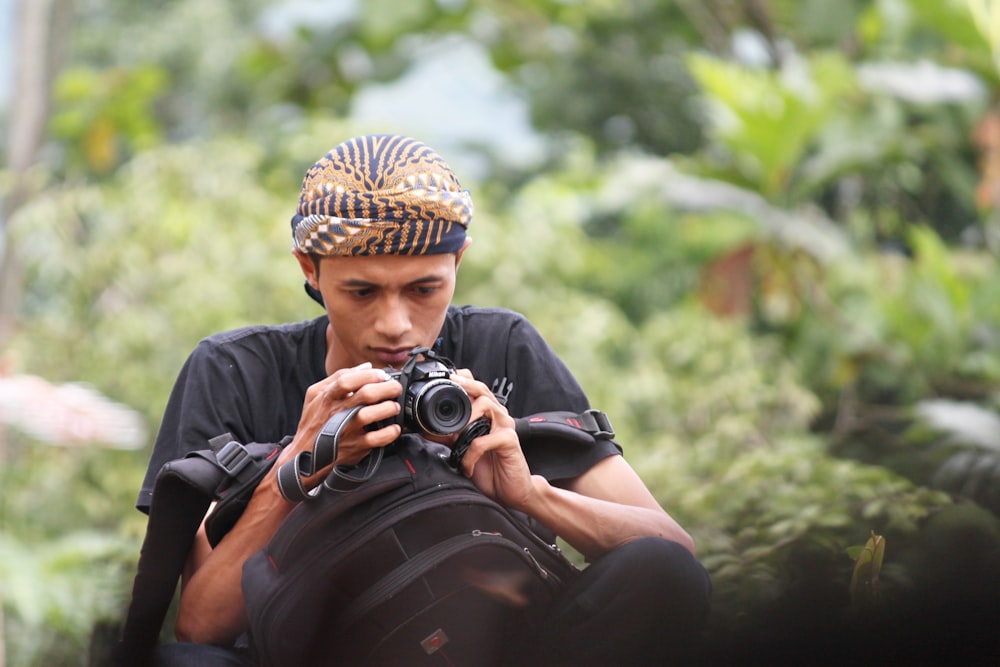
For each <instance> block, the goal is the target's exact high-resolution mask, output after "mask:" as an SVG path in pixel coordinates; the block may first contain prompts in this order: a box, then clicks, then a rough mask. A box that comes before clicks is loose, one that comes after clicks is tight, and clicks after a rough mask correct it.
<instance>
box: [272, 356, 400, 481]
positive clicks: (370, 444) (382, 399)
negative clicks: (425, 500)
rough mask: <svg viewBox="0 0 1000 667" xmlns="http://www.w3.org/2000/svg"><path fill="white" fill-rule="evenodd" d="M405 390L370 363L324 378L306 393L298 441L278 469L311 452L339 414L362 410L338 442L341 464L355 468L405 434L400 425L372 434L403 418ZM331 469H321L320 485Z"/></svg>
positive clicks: (338, 458) (285, 453) (283, 454)
mask: <svg viewBox="0 0 1000 667" xmlns="http://www.w3.org/2000/svg"><path fill="white" fill-rule="evenodd" d="M402 390H403V388H402V385H400V384H399V382H397V381H395V380H390V379H389V376H388V375H387V374H386V372H385V371H384V370H382V369H379V368H373V367H372V365H371V364H370V363H367V362H366V363H364V364H361V365H360V366H355V367H353V368H342V369H340V370H338V371H336V372H334V373H333V374H332V375H330V376H329V377H326V378H324V379H323V380H320V381H319V382H317V383H316V384H314V385H312V386H311V387H309V389H308V390H307V391H306V397H305V402H304V404H303V406H302V417H301V418H300V419H299V426H298V429H297V430H296V432H295V438H294V439H293V440H292V442H291V443H290V444H289V445H288V446H287V447H285V449H284V451H282V453H281V456H280V457H279V458H278V462H277V465H276V467H280V466H281V464H282V463H284V462H285V461H288V460H291V459H292V458H293V457H294V456H295V455H296V454H298V453H299V452H300V451H311V450H312V447H313V443H314V442H315V441H316V436H317V435H318V434H319V432H320V430H321V429H322V428H323V425H324V424H326V422H327V421H328V420H329V419H330V417H332V416H333V415H335V414H337V413H338V412H341V411H343V410H350V409H351V408H354V407H357V406H364V407H362V408H361V409H360V410H359V411H358V413H357V414H356V415H354V418H353V419H352V420H351V422H350V423H349V424H348V425H347V426H346V427H345V430H344V433H343V435H342V436H341V438H340V440H339V442H338V445H339V446H338V453H337V460H336V462H335V463H337V464H340V465H354V464H356V463H358V462H359V461H361V459H363V458H364V457H365V456H366V455H367V454H368V453H369V452H370V451H371V450H372V449H375V448H378V447H384V446H386V445H388V444H390V443H392V442H393V441H394V440H396V438H398V437H399V435H400V430H401V429H400V427H399V426H398V425H396V424H390V425H388V426H384V427H382V428H380V429H376V430H368V428H367V427H368V426H369V425H370V424H374V423H376V422H380V421H383V420H388V419H392V418H393V417H395V416H396V415H397V414H399V410H400V406H399V402H398V400H397V399H398V397H399V395H400V393H401V392H402ZM328 472H329V469H327V470H322V471H318V472H317V475H315V476H314V479H315V480H316V481H318V480H319V479H322V478H323V476H325V475H326V474H327V473H328Z"/></svg>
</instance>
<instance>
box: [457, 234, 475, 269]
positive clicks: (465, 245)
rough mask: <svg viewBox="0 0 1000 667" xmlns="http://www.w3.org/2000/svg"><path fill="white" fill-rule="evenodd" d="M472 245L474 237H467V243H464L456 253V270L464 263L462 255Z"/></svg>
mask: <svg viewBox="0 0 1000 667" xmlns="http://www.w3.org/2000/svg"><path fill="white" fill-rule="evenodd" d="M470 245H472V237H471V236H466V237H465V242H463V243H462V247H461V248H459V249H458V250H457V251H456V252H455V268H456V269H457V268H458V265H459V264H461V263H462V255H463V254H465V250H466V248H468V247H469V246H470Z"/></svg>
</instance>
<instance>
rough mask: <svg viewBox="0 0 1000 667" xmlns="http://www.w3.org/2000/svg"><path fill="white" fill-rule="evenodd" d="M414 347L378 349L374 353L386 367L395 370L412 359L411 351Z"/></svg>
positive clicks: (374, 349)
mask: <svg viewBox="0 0 1000 667" xmlns="http://www.w3.org/2000/svg"><path fill="white" fill-rule="evenodd" d="M412 349H413V347H412V346H409V347H393V348H387V347H376V348H373V349H372V351H373V352H374V353H375V357H376V358H377V359H378V360H379V361H380V362H381V363H383V364H385V365H386V366H392V367H393V368H399V367H401V366H402V365H403V364H405V363H406V360H407V359H409V358H410V350H412Z"/></svg>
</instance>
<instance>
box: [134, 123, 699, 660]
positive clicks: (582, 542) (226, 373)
mask: <svg viewBox="0 0 1000 667" xmlns="http://www.w3.org/2000/svg"><path fill="white" fill-rule="evenodd" d="M472 212H473V209H472V201H471V198H470V196H469V193H468V192H467V191H465V190H462V189H461V187H460V185H459V182H458V180H457V178H456V177H455V175H454V173H453V172H452V171H451V169H450V168H449V167H448V166H447V164H445V162H444V161H443V160H442V159H441V157H440V156H438V155H437V153H435V152H434V151H433V150H431V149H430V148H429V147H427V146H426V145H424V144H422V143H421V142H419V141H415V140H413V139H410V138H406V137H398V136H387V135H378V136H364V137H357V138H355V139H351V140H349V141H347V142H344V143H343V144H340V145H339V146H337V147H335V148H334V149H332V150H331V151H330V152H329V153H327V155H326V156H324V157H323V158H322V159H321V160H320V161H319V162H317V163H316V164H315V165H314V166H313V167H312V168H310V169H309V171H308V172H307V173H306V176H305V179H304V182H303V187H302V192H301V196H300V200H299V205H298V210H297V213H296V215H295V216H294V217H293V218H292V231H293V238H294V249H293V253H294V255H295V257H296V259H297V260H298V262H299V265H300V267H301V269H302V273H303V275H304V276H305V279H306V283H307V290H308V291H309V292H310V293H311V294H312V295H313V296H314V297H315V298H317V300H319V301H321V302H322V303H323V304H324V306H325V309H326V315H325V316H323V317H320V318H318V319H316V320H313V321H309V322H303V323H298V324H290V325H283V326H276V327H252V328H248V329H242V330H239V331H235V332H228V333H224V334H220V335H216V336H213V337H211V338H209V339H206V340H205V341H202V342H201V343H200V344H199V346H198V347H197V348H196V349H195V351H194V352H193V353H192V355H191V357H190V358H189V359H188V361H187V363H186V364H185V367H184V368H183V370H182V371H181V374H180V376H179V378H178V380H177V383H176V385H175V388H174V391H173V393H172V395H171V398H170V402H169V404H168V406H167V409H166V412H165V414H164V419H163V423H162V426H161V430H160V433H159V436H158V438H157V441H156V445H155V449H154V452H153V457H152V460H151V461H150V466H149V470H148V473H147V477H146V482H145V485H144V487H143V491H142V492H141V494H140V498H139V503H138V504H139V507H140V509H148V506H149V503H150V502H151V491H150V489H152V484H153V480H154V478H155V475H156V472H157V471H158V470H159V468H160V466H161V465H162V464H163V463H165V462H166V461H169V460H171V459H174V458H177V457H179V456H183V455H184V454H185V453H186V452H188V451H192V450H195V449H203V448H204V447H205V443H206V442H207V441H208V439H210V438H212V437H214V436H216V435H219V434H220V433H224V432H230V433H232V434H233V435H234V436H235V437H236V439H238V440H240V441H242V442H251V441H255V442H278V441H279V440H281V439H282V438H283V437H284V436H286V435H293V436H294V437H293V439H292V440H291V442H290V443H289V444H288V445H287V446H286V447H285V448H284V449H283V451H282V452H281V454H280V458H279V459H278V461H277V464H276V465H275V466H274V468H272V470H271V473H270V474H269V475H268V476H267V477H265V478H264V480H263V481H262V482H261V483H260V485H259V486H258V487H257V489H256V491H255V492H254V495H253V497H252V499H251V501H250V503H249V505H248V507H247V508H246V511H245V512H244V514H243V515H242V517H241V518H240V520H239V521H238V522H237V523H236V525H235V527H234V528H233V529H232V531H231V532H230V533H228V534H227V535H226V537H225V538H224V539H223V540H222V541H221V542H220V543H219V544H218V545H217V546H216V547H215V548H214V549H211V548H210V547H209V545H208V541H207V539H205V537H204V535H203V534H200V535H199V538H198V540H197V541H196V545H195V547H194V549H193V550H192V553H191V556H190V559H189V563H188V567H187V570H186V575H185V581H184V586H183V589H182V595H181V600H180V607H179V612H178V617H177V622H176V634H177V637H178V639H179V640H180V641H179V643H177V644H170V645H166V646H163V647H160V649H159V650H158V655H157V660H158V661H159V662H158V663H157V664H162V665H168V664H185V665H195V664H219V665H230V664H231V665H242V664H253V663H252V658H250V657H249V656H247V655H245V654H241V653H240V652H239V651H237V650H234V649H232V648H231V647H232V646H233V645H234V644H235V643H236V642H237V640H238V638H239V637H240V636H241V634H242V633H244V631H245V630H246V627H247V618H246V613H245V610H244V605H243V598H242V591H241V587H240V580H241V573H242V565H243V563H244V561H245V560H246V559H247V558H248V557H249V556H251V555H252V554H254V553H255V552H257V551H259V550H260V549H261V548H263V547H264V546H265V545H266V544H267V542H268V541H269V539H270V538H271V536H272V535H273V534H274V532H275V530H276V529H277V528H278V526H279V525H280V524H281V523H282V520H283V519H284V517H285V516H286V515H287V514H288V512H289V511H290V510H291V509H292V507H293V505H292V504H291V503H289V502H287V501H286V500H284V499H283V498H282V496H281V495H280V493H279V491H278V488H277V484H276V481H275V474H274V473H275V471H276V470H277V468H278V467H280V466H281V465H282V464H283V463H285V462H286V461H289V460H291V459H292V458H293V457H294V456H295V455H296V454H297V453H298V452H300V451H307V450H310V449H311V447H312V444H313V442H314V440H315V439H316V435H317V433H318V432H319V430H320V429H321V428H322V426H323V425H324V424H325V423H326V421H327V420H328V419H329V418H330V417H331V415H333V414H336V413H337V412H340V411H342V410H346V409H350V408H353V407H356V406H364V407H362V408H361V409H360V411H359V412H357V414H356V416H355V417H354V419H353V420H352V421H351V423H350V425H349V427H348V428H347V430H346V431H345V432H344V434H343V435H342V437H341V439H340V443H339V449H338V454H337V461H336V463H338V464H346V465H350V464H355V463H358V462H359V461H361V460H362V459H363V458H364V457H365V455H367V454H368V453H369V452H370V451H371V450H372V449H374V448H378V447H383V446H386V445H388V444H390V443H392V442H393V441H394V440H396V438H397V437H398V436H399V435H400V427H399V426H398V425H395V424H392V425H388V426H383V427H382V428H376V429H374V430H373V429H369V428H366V426H368V425H371V424H374V423H376V422H380V421H383V420H387V419H389V418H391V417H394V416H395V415H396V414H397V413H398V411H399V409H400V408H399V404H398V402H397V400H396V399H397V397H398V396H399V394H400V392H401V385H400V384H399V383H398V382H396V381H395V380H388V376H387V374H386V373H385V371H384V370H383V369H384V368H386V367H389V366H392V367H395V368H399V367H401V366H402V364H403V363H404V362H405V361H406V360H407V355H408V353H409V351H410V350H411V349H412V348H414V347H416V346H426V347H430V348H433V349H434V350H435V351H437V352H438V353H440V354H442V355H443V356H445V357H447V358H449V359H451V360H452V361H453V362H454V363H455V364H456V366H457V367H458V368H459V369H462V370H460V371H459V373H457V374H456V375H454V376H453V379H454V381H455V382H457V383H458V384H460V385H461V386H462V387H463V388H464V389H465V390H466V392H467V393H468V394H469V397H470V399H471V401H472V406H473V419H475V418H477V417H481V416H485V417H488V418H489V419H490V420H491V424H492V425H491V428H490V431H489V433H487V434H485V435H482V436H480V437H479V438H477V439H475V440H474V441H473V442H472V444H471V446H470V448H469V450H468V452H467V453H466V455H465V457H464V459H463V462H462V468H463V472H464V474H466V475H467V476H469V477H470V478H471V479H472V480H473V482H474V483H475V484H476V486H478V487H479V489H480V490H481V491H482V492H484V493H485V494H486V495H488V496H490V497H492V498H494V499H496V500H497V501H499V502H500V503H502V504H504V505H506V506H508V507H510V508H512V509H516V510H520V511H522V512H524V513H526V514H528V515H529V516H531V517H533V518H534V519H535V520H536V521H538V522H539V523H541V524H542V525H544V526H546V527H547V528H549V529H551V530H552V531H553V532H554V533H556V534H557V535H559V536H561V537H562V538H563V539H565V540H566V542H568V543H569V544H570V545H572V546H573V547H575V548H576V549H577V550H579V551H580V552H581V553H582V554H584V555H585V556H586V557H587V558H588V560H589V561H590V562H591V565H590V566H589V567H587V568H586V569H585V571H584V573H583V575H581V576H580V578H579V580H578V581H576V582H574V583H573V584H572V585H571V586H570V588H569V589H568V590H567V591H565V593H564V594H563V596H562V598H561V599H560V600H559V601H557V603H556V604H555V605H553V608H552V609H551V610H548V611H547V614H546V616H547V618H548V619H549V621H548V622H547V626H546V627H545V628H540V629H539V632H538V636H537V637H532V638H525V641H524V643H523V645H522V646H516V647H512V648H511V656H510V662H511V663H512V664H530V663H533V662H534V663H537V664H557V663H558V661H560V660H565V662H566V664H576V665H579V664H595V665H596V664H600V665H612V664H616V665H621V664H659V661H661V660H664V659H667V658H670V657H671V656H673V655H675V654H677V653H678V652H679V651H681V650H682V648H684V647H682V644H684V643H685V640H687V643H688V644H689V643H690V639H691V637H692V636H693V635H694V634H695V633H696V632H695V631H696V630H697V629H698V628H699V625H700V623H701V621H702V620H703V619H704V617H705V614H706V610H707V604H708V592H709V583H708V578H707V575H706V574H705V572H704V569H703V568H702V567H701V566H700V564H699V563H698V562H697V560H695V558H694V545H693V543H692V540H691V538H690V537H689V536H688V534H687V533H686V532H685V531H684V530H683V529H682V528H681V526H679V525H678V523H677V522H676V521H675V520H674V519H673V518H671V517H670V515H669V514H667V513H666V512H665V511H664V510H663V509H662V508H661V507H660V506H659V504H658V503H657V502H656V500H655V499H654V497H653V496H652V494H651V493H650V492H649V491H648V489H647V488H646V487H645V485H644V484H643V483H642V481H641V480H640V479H639V477H638V476H637V475H636V473H635V472H634V471H633V470H632V468H631V467H630V466H629V465H628V464H627V463H626V462H625V459H624V458H623V457H622V456H621V455H620V450H619V449H617V448H616V445H615V444H614V443H612V442H609V443H608V444H606V445H604V446H600V445H597V446H595V447H593V448H585V449H583V448H582V449H581V450H580V451H579V452H574V453H572V454H571V455H569V456H567V455H565V452H564V450H558V451H557V450H555V449H551V448H550V449H546V447H545V446H544V445H532V446H530V447H529V446H527V445H526V446H524V447H522V445H521V443H520V442H519V440H518V436H517V434H516V432H515V430H514V421H513V418H512V416H523V415H528V414H533V413H537V412H544V411H551V410H573V411H583V410H585V409H587V408H588V407H589V405H588V403H587V399H586V396H585V395H584V393H583V391H582V389H581V388H580V387H579V385H578V383H577V382H576V380H575V379H574V378H573V377H572V375H571V374H570V372H569V371H568V370H567V369H566V367H565V366H564V364H563V363H562V362H561V361H560V360H559V359H558V357H556V355H555V354H554V353H553V352H552V350H551V349H550V348H549V347H548V345H547V344H546V343H545V342H544V341H543V340H542V338H541V337H540V336H539V334H538V333H537V332H536V331H535V329H534V328H533V327H532V326H531V325H530V324H529V323H528V322H527V321H526V320H525V319H524V318H522V317H521V316H519V315H517V314H514V313H511V312H509V311H504V310H500V309H488V308H473V307H455V306H452V305H451V299H452V296H453V293H454V289H455V281H456V275H457V270H458V267H459V265H460V263H461V261H462V256H463V254H464V253H465V252H466V250H467V249H468V247H469V245H470V243H471V239H470V238H469V237H468V236H467V234H466V232H467V229H468V227H469V223H470V222H471V219H472ZM540 224H543V223H540ZM487 383H489V384H487ZM323 472H325V471H323ZM321 479H322V472H321V473H320V474H318V475H316V476H315V477H314V483H317V482H318V481H319V480H321ZM213 661H214V662H213Z"/></svg>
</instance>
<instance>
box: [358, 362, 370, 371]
mask: <svg viewBox="0 0 1000 667" xmlns="http://www.w3.org/2000/svg"><path fill="white" fill-rule="evenodd" d="M371 367H372V362H370V361H366V362H365V363H363V364H358V365H357V366H355V367H354V369H353V370H356V371H360V370H361V369H362V368H371Z"/></svg>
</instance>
